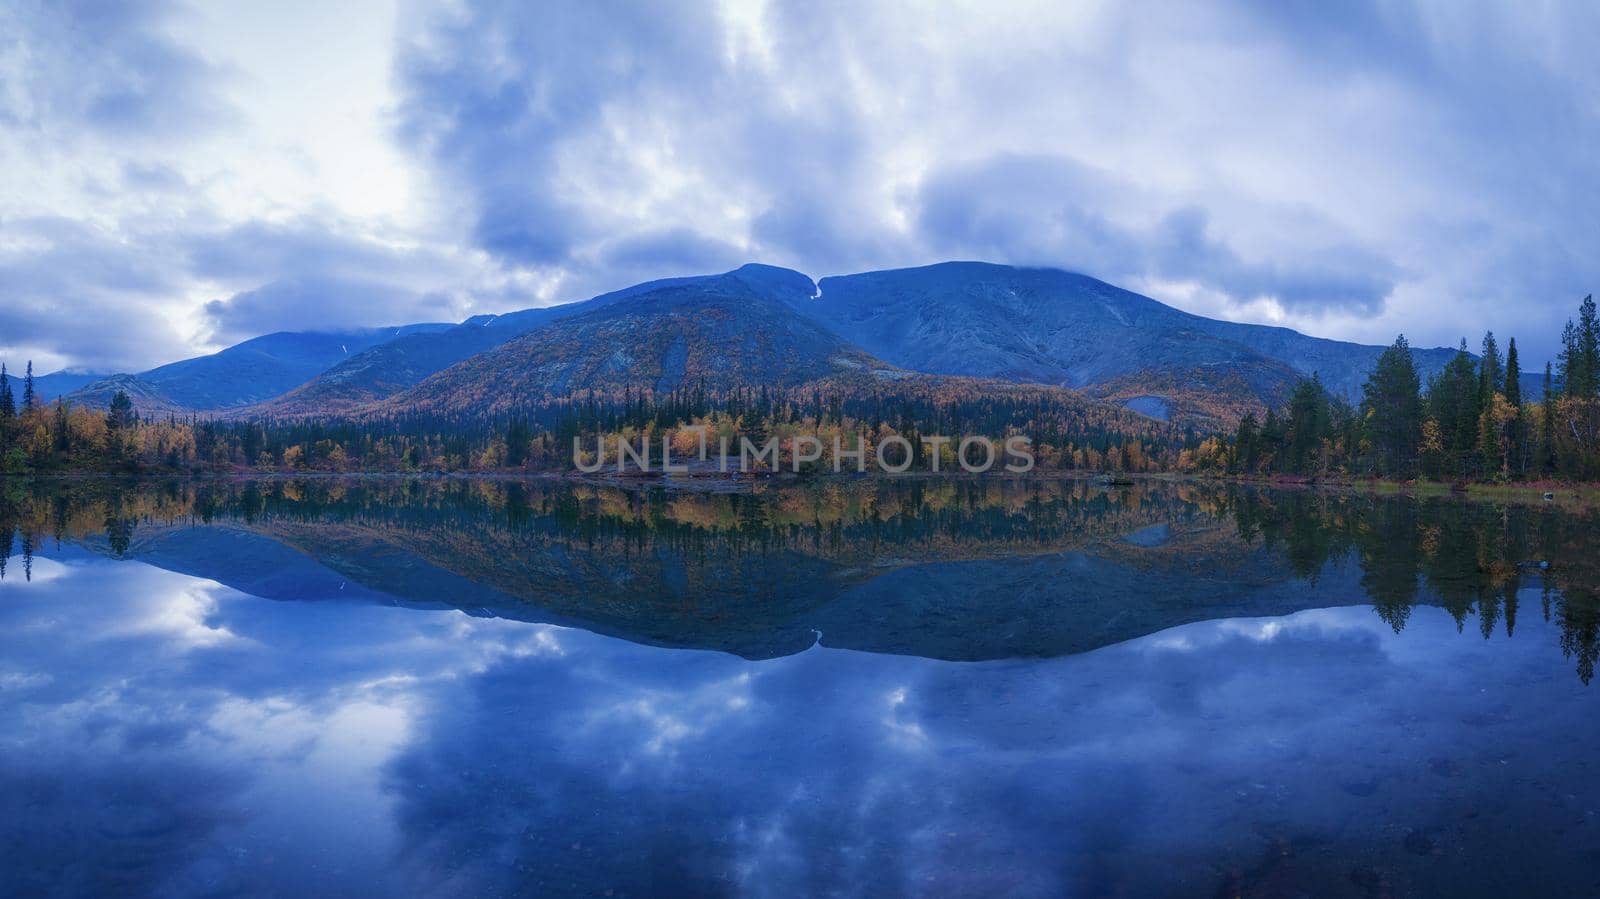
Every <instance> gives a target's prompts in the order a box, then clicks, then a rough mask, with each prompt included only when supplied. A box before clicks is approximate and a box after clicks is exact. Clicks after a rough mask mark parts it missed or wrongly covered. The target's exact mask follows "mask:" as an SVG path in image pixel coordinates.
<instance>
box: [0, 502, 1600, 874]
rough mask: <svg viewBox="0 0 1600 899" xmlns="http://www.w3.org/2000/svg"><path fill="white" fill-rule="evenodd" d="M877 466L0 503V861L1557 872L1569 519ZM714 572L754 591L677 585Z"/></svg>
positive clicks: (1584, 841)
mask: <svg viewBox="0 0 1600 899" xmlns="http://www.w3.org/2000/svg"><path fill="white" fill-rule="evenodd" d="M828 489H838V490H840V491H842V495H837V496H835V495H828V494H826V493H824V492H823V491H825V490H828ZM884 489H885V488H883V487H882V486H881V485H877V484H859V485H851V484H846V485H833V486H830V487H824V488H817V487H810V488H805V489H804V490H802V491H800V492H799V493H798V494H789V493H787V492H786V493H782V494H779V495H775V496H763V497H749V496H741V497H737V498H732V497H713V496H694V497H682V496H669V495H639V494H631V493H613V492H609V491H604V490H590V491H587V492H578V493H576V494H575V493H574V492H573V491H571V490H569V489H567V488H564V487H560V486H558V485H548V484H543V485H540V484H535V485H517V484H479V483H459V482H445V483H425V484H405V483H400V482H392V483H390V482H385V483H380V484H376V485H351V484H336V483H328V482H317V483H311V484H294V483H284V482H278V483H272V484H260V485H210V486H206V487H195V486H193V485H168V486H163V487H162V488H160V489H147V488H142V489H139V490H133V491H128V490H117V489H113V488H110V487H106V486H103V485H79V486H77V487H74V488H72V489H70V490H67V491H61V490H56V489H54V488H51V489H48V490H46V489H40V490H38V491H31V490H30V491H28V492H26V493H16V492H14V493H12V494H10V495H9V496H8V497H7V499H6V504H5V506H4V514H5V516H6V519H5V521H6V522H9V523H10V524H11V527H10V528H7V527H6V526H5V525H4V524H0V531H3V532H9V533H12V534H13V538H12V539H13V553H14V554H13V555H12V557H11V559H10V565H9V567H8V569H7V573H6V579H5V581H4V582H3V586H0V698H3V701H0V813H3V814H0V845H3V846H5V847H6V851H5V852H0V883H5V884H7V887H8V892H16V893H19V894H31V893H66V894H104V893H111V892H115V893H119V894H161V895H198V894H217V893H244V894H260V893H273V894H281V893H303V894H318V895H330V894H350V895H354V894H363V895H370V894H372V893H373V892H377V893H381V894H411V895H493V894H528V895H551V894H604V893H605V892H606V891H611V892H612V893H613V894H616V895H637V894H642V893H663V892H666V893H677V894H695V895H707V894H720V893H750V894H758V895H759V894H780V895H794V894H797V893H803V894H814V893H843V894H850V895H874V896H877V895H894V894H907V893H911V894H924V895H925V894H974V893H976V894H995V893H1006V894H1017V895H1062V894H1067V895H1172V894H1193V893H1215V892H1220V891H1226V892H1227V893H1228V894H1230V895H1232V894H1245V895H1284V894H1297V893H1304V894H1317V895H1353V896H1365V895H1408V894H1419V893H1420V894H1441V895H1507V894H1510V895H1523V894H1539V895H1581V894H1586V893H1592V892H1593V890H1594V888H1595V887H1596V886H1597V884H1596V875H1595V873H1594V872H1595V871H1596V870H1597V865H1596V862H1600V821H1597V819H1596V811H1597V810H1600V778H1597V777H1595V776H1594V770H1593V766H1594V764H1595V762H1594V761H1593V758H1592V757H1593V746H1595V745H1596V739H1597V738H1600V716H1596V715H1595V714H1594V711H1595V709H1594V702H1595V699H1594V695H1593V691H1592V690H1591V689H1590V688H1588V687H1586V686H1585V684H1584V682H1583V681H1582V679H1581V678H1578V677H1573V676H1572V666H1573V659H1574V657H1575V658H1576V659H1578V660H1579V662H1580V664H1581V660H1582V658H1583V654H1582V653H1583V652H1584V649H1583V647H1584V646H1585V644H1584V640H1583V636H1582V633H1581V627H1574V622H1576V621H1581V617H1580V616H1579V614H1578V612H1577V611H1575V609H1577V608H1580V607H1579V606H1578V605H1577V604H1578V603H1579V602H1585V601H1591V600H1581V599H1574V597H1579V596H1582V595H1583V594H1581V588H1580V587H1579V586H1578V585H1581V583H1583V581H1582V572H1583V570H1584V569H1583V568H1582V567H1581V566H1582V565H1584V564H1592V563H1589V562H1586V561H1584V560H1583V559H1579V558H1576V557H1575V555H1574V554H1578V553H1581V551H1582V550H1583V548H1584V543H1583V540H1584V534H1585V528H1586V527H1587V526H1588V525H1589V524H1591V522H1590V519H1589V518H1588V517H1587V516H1586V515H1584V514H1581V513H1570V512H1564V511H1560V510H1548V511H1547V510H1545V509H1544V508H1542V507H1505V508H1498V507H1493V506H1467V505H1465V504H1461V503H1450V502H1435V501H1406V500H1391V499H1382V500H1376V499H1371V498H1359V497H1330V496H1324V495H1316V494H1310V493H1261V492H1251V491H1244V492H1240V491H1225V490H1224V491H1219V490H1206V489H1201V488H1197V487H1191V486H1181V487H1174V486H1165V485H1150V486H1148V487H1143V488H1140V489H1138V490H1134V491H1125V492H1123V491H1119V492H1114V493H1106V492H1104V491H1098V490H1096V489H1094V488H1090V487H1087V486H1084V485H1042V486H1040V487H1037V488H1036V487H1031V486H1015V487H1000V486H998V485H991V486H983V485H971V484H968V485H955V486H950V485H922V487H921V495H920V497H919V498H917V499H915V500H913V499H911V498H908V497H907V496H906V495H894V496H887V495H882V494H883V491H884ZM108 522H114V523H116V524H115V525H108ZM1591 532H1592V529H1591ZM112 534H115V535H116V536H115V538H114V539H115V545H114V544H113V537H112V536H110V535H112ZM830 535H837V536H836V537H835V536H830ZM1402 538H1406V539H1402ZM3 539H4V537H0V540H3ZM24 547H26V548H27V553H26V555H25V554H24V553H23V548H24ZM0 548H3V547H0ZM1468 553H1470V557H1471V559H1472V560H1473V561H1472V562H1470V563H1468V562H1466V561H1463V560H1462V559H1460V558H1456V559H1446V558H1440V556H1441V555H1454V556H1464V555H1466V554H1468ZM1524 557H1526V558H1524ZM1538 557H1544V558H1548V559H1549V560H1550V561H1551V562H1552V566H1551V568H1550V569H1549V571H1548V572H1543V573H1535V571H1536V570H1526V569H1517V568H1516V566H1515V564H1514V561H1518V560H1521V561H1526V560H1528V559H1533V558H1538ZM1587 558H1592V553H1590V554H1588V556H1587ZM1501 562H1503V563H1505V564H1504V565H1501V564H1498V563H1501ZM25 568H31V572H30V571H25V570H24V569H25ZM731 577H760V578H765V579H766V582H765V583H766V584H767V586H763V584H762V583H760V582H757V583H747V584H744V585H742V586H736V585H731V584H729V585H728V588H729V589H730V590H732V592H733V594H734V595H733V596H713V595H708V594H709V593H713V592H716V591H718V590H720V589H722V588H723V585H724V584H726V583H727V581H726V579H727V578H731ZM554 578H562V579H568V578H570V579H572V580H571V582H567V583H551V582H549V580H548V579H554ZM812 580H816V581H818V582H820V583H822V584H823V585H824V586H823V587H817V586H815V585H814V584H811V583H810V581H812ZM1589 583H1592V581H1590V582H1589ZM586 591H587V592H586ZM657 591H660V592H662V593H665V594H666V595H665V596H662V595H656V593H657ZM1463 597H1469V598H1467V599H1465V600H1464V599H1463ZM1486 597H1493V598H1494V606H1493V607H1494V609H1495V610H1496V611H1495V612H1494V613H1493V615H1492V617H1490V616H1487V615H1484V616H1480V617H1479V618H1478V619H1477V623H1476V624H1475V626H1470V627H1469V626H1468V625H1469V624H1473V616H1474V615H1478V614H1479V609H1480V608H1483V606H1482V605H1481V604H1483V603H1485V602H1486V599H1485V598H1486ZM290 599H292V600H300V601H295V602H283V601H277V600H290ZM1371 600H1382V602H1381V603H1380V604H1379V608H1380V609H1381V610H1382V612H1383V614H1382V615H1381V616H1380V615H1375V614H1374V613H1373V610H1372V608H1370V607H1368V606H1366V605H1365V603H1367V602H1369V601H1371ZM396 603H399V604H404V605H408V606H413V607H414V608H395V607H393V606H394V604H396ZM742 603H743V604H742ZM744 604H748V605H749V606H751V607H750V608H746V606H745V605H744ZM1357 604H1359V605H1357ZM1519 604H1520V607H1521V609H1522V613H1521V614H1520V615H1518V614H1516V610H1517V609H1518V606H1519ZM1327 607H1336V608H1327ZM1402 609H1403V610H1404V612H1405V614H1396V612H1397V611H1398V610H1402ZM1534 610H1537V612H1534ZM463 611H465V612H467V613H468V614H463ZM1530 612H1534V613H1533V614H1530ZM558 618H559V619H562V620H564V621H565V622H566V623H568V624H580V625H581V626H580V627H566V626H556V625H552V624H549V623H544V622H548V621H555V620H557V619H558ZM1218 619H1220V620H1218ZM1484 620H1489V622H1490V624H1489V625H1487V626H1485V625H1483V624H1482V621H1484ZM1396 625H1403V632H1401V631H1400V630H1398V629H1397V627H1396ZM762 628H771V629H773V631H775V632H776V633H777V634H778V636H777V637H775V638H774V637H768V636H766V635H764V634H762V633H761V630H762ZM1489 630H1492V632H1493V634H1494V636H1495V639H1492V640H1484V639H1481V638H1480V637H1479V634H1480V632H1484V631H1489ZM814 631H821V632H822V634H821V639H820V644H821V645H817V644H818V642H819V640H818V637H817V634H816V633H815V632H814ZM618 637H624V638H626V639H618ZM1563 641H1565V642H1563ZM1587 645H1589V646H1592V639H1591V640H1590V641H1589V643H1588V644H1587ZM1563 646H1570V651H1571V653H1572V657H1563V654H1562V652H1561V651H1560V649H1559V647H1563ZM708 650H721V651H708ZM727 650H732V651H731V652H730V651H727ZM1091 650H1092V651H1091ZM741 655H743V656H744V657H741ZM1590 658H1591V659H1592V654H1591V655H1590Z"/></svg>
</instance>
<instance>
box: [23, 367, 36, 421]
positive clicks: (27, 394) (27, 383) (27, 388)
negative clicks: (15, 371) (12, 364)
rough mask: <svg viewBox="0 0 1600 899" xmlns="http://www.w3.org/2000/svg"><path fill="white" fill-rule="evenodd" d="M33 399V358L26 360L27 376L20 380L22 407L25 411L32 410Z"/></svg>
mask: <svg viewBox="0 0 1600 899" xmlns="http://www.w3.org/2000/svg"><path fill="white" fill-rule="evenodd" d="M34 403H35V400H34V397H33V360H32V359H29V360H28V376H27V377H26V378H23V380H22V408H23V411H25V412H31V411H32V410H33V406H34Z"/></svg>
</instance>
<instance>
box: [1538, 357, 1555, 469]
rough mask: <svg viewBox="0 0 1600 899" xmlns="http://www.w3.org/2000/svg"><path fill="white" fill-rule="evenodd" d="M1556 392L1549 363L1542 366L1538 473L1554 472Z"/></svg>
mask: <svg viewBox="0 0 1600 899" xmlns="http://www.w3.org/2000/svg"><path fill="white" fill-rule="evenodd" d="M1556 403H1557V399H1556V390H1555V385H1554V384H1553V383H1552V379H1551V377H1550V363H1548V362H1546V363H1545V364H1544V399H1543V400H1542V401H1541V402H1540V404H1539V406H1540V414H1539V473H1540V474H1546V475H1548V474H1551V473H1553V472H1554V471H1555V470H1556Z"/></svg>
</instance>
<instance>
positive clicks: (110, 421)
mask: <svg viewBox="0 0 1600 899" xmlns="http://www.w3.org/2000/svg"><path fill="white" fill-rule="evenodd" d="M132 426H133V401H132V400H130V399H128V393H127V391H124V390H119V391H117V393H116V396H113V397H112V398H111V409H110V412H109V413H108V414H107V415H106V427H108V428H110V429H111V430H113V431H120V430H122V429H123V428H128V427H132Z"/></svg>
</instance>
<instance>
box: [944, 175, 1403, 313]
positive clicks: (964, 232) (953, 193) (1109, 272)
mask: <svg viewBox="0 0 1600 899" xmlns="http://www.w3.org/2000/svg"><path fill="white" fill-rule="evenodd" d="M918 201H919V203H918V205H919V209H918V215H917V218H916V229H917V232H918V233H919V234H920V235H921V236H922V237H923V239H924V240H925V241H926V243H927V244H928V245H929V246H932V247H934V248H935V249H936V250H938V251H940V252H941V253H945V254H949V255H955V256H961V255H968V256H971V257H973V258H980V259H985V260H996V261H1002V262H1011V263H1016V264H1021V265H1050V266H1062V267H1066V268H1070V269H1073V270H1076V271H1080V272H1084V273H1086V274H1090V275H1095V276H1097V277H1100V278H1103V279H1105V280H1108V281H1112V282H1119V283H1127V282H1129V281H1131V280H1135V279H1144V278H1154V279H1159V280H1163V281H1184V282H1192V283H1194V284H1196V285H1198V286H1199V287H1201V288H1203V289H1207V290H1211V291H1216V292H1220V293H1223V294H1226V295H1229V296H1232V297H1235V298H1237V299H1239V300H1240V301H1250V300H1254V299H1259V298H1268V299H1271V300H1273V301H1275V302H1277V303H1279V304H1281V305H1282V306H1283V307H1285V308H1287V309H1290V310H1294V311H1304V312H1309V313H1312V314H1317V313H1320V312H1325V311H1327V310H1330V309H1340V308H1343V309H1348V310H1351V311H1354V312H1357V313H1359V314H1363V315H1373V314H1376V313H1378V312H1380V311H1381V310H1382V308H1383V303H1384V300H1385V299H1386V298H1387V297H1388V295H1389V293H1390V292H1391V291H1392V290H1393V289H1394V287H1395V283H1396V281H1397V276H1398V270H1397V267H1396V266H1395V264H1394V263H1393V262H1391V261H1389V260H1388V259H1386V258H1384V257H1383V256H1382V255H1380V254H1378V253H1376V252H1373V251H1369V250H1365V249H1362V248H1360V247H1355V246H1338V245H1334V246H1316V245H1312V246H1309V247H1306V248H1304V249H1303V250H1298V251H1297V252H1296V253H1295V254H1294V255H1293V256H1283V257H1280V258H1277V259H1274V260H1271V261H1267V260H1261V261H1252V260H1246V259H1243V258H1241V256H1240V254H1239V253H1238V251H1236V250H1235V249H1234V248H1233V247H1231V246H1229V245H1228V244H1227V243H1225V242H1224V241H1222V240H1221V239H1219V238H1218V237H1217V236H1216V235H1215V234H1214V233H1213V231H1214V229H1213V228H1212V227H1211V223H1210V217H1209V216H1208V214H1207V213H1206V211H1205V210H1204V209H1202V208H1200V207H1198V206H1183V207H1178V208H1173V209H1170V210H1165V211H1163V208H1164V207H1163V206H1162V205H1161V198H1159V197H1152V196H1150V192H1148V191H1144V190H1140V189H1138V188H1136V187H1135V186H1133V185H1131V184H1128V183H1126V182H1124V181H1122V180H1121V179H1119V178H1117V177H1116V176H1114V175H1112V174H1110V173H1108V172H1104V171H1101V170H1097V169H1094V168H1092V167H1090V166H1086V165H1083V164H1081V163H1079V162H1077V161H1075V160H1072V159H1067V158H1059V157H1040V156H1011V155H1002V156H998V157H994V158H991V159H986V160H983V161H981V162H979V163H977V164H975V165H964V166H956V167H953V168H950V169H945V170H940V171H937V172H934V173H933V174H932V175H930V176H929V177H928V179H927V180H926V181H924V182H923V184H922V186H921V190H920V192H919V195H918ZM1151 210H1153V212H1154V219H1153V220H1150V221H1147V222H1141V221H1138V219H1139V218H1140V217H1141V216H1143V217H1145V218H1149V217H1150V212H1149V211H1151ZM1117 215H1120V216H1122V218H1121V219H1118V218H1114V217H1113V216H1117ZM1129 219H1133V221H1130V220H1129Z"/></svg>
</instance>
